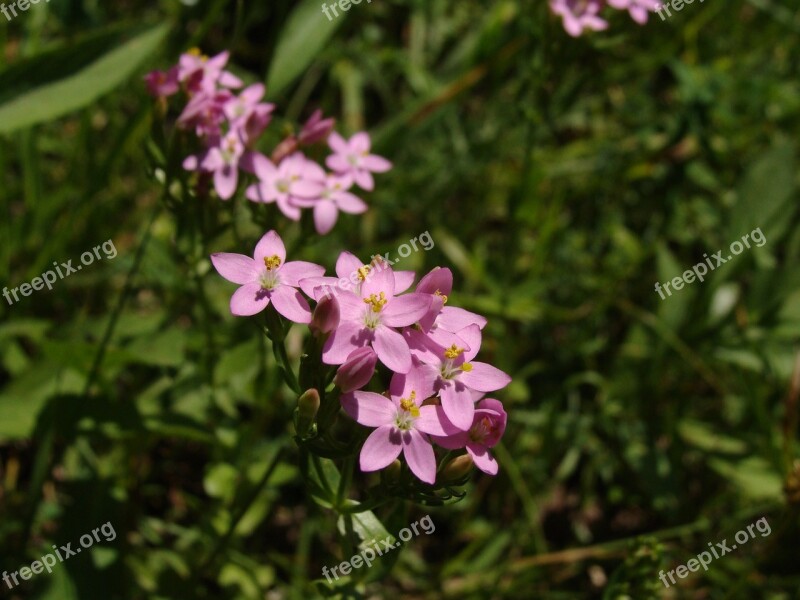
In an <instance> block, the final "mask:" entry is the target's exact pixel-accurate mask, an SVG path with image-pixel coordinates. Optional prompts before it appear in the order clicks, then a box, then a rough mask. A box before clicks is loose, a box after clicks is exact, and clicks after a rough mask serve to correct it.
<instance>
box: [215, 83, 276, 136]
mask: <svg viewBox="0 0 800 600" xmlns="http://www.w3.org/2000/svg"><path fill="white" fill-rule="evenodd" d="M265 93H266V88H265V87H264V84H263V83H254V84H253V85H251V86H248V87H246V88H245V89H244V90H242V92H241V93H240V94H239V95H238V96H232V97H231V98H230V100H228V101H227V102H226V103H225V105H224V106H223V111H224V113H225V116H226V117H227V118H228V122H229V123H230V124H231V128H241V129H245V127H246V125H247V123H248V121H257V123H258V127H253V126H251V130H250V131H248V139H249V140H252V139H254V138H256V137H257V136H258V135H260V134H261V132H262V131H263V130H264V128H266V126H267V125H268V124H269V121H270V119H271V115H272V111H273V110H275V105H274V104H268V103H266V102H261V99H262V98H263V97H264V94H265ZM253 117H256V118H255V119H254V118H253Z"/></svg>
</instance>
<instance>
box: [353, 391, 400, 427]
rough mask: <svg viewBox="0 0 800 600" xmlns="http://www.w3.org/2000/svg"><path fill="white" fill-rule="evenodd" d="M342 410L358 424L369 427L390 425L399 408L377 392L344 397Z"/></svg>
mask: <svg viewBox="0 0 800 600" xmlns="http://www.w3.org/2000/svg"><path fill="white" fill-rule="evenodd" d="M341 402H342V408H343V409H344V411H345V412H346V413H347V414H348V415H350V416H351V417H352V418H353V419H354V420H355V421H356V422H358V423H360V424H361V425H366V426H367V427H381V426H383V425H390V424H392V423H393V422H394V419H395V417H396V416H397V408H396V407H395V405H394V404H393V403H392V401H391V400H389V399H388V398H387V397H386V396H381V395H380V394H376V393H375V392H352V393H350V394H344V395H342V399H341Z"/></svg>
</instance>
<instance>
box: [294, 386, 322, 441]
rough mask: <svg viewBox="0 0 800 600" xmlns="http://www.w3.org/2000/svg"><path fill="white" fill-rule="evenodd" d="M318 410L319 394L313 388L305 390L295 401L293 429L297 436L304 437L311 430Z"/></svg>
mask: <svg viewBox="0 0 800 600" xmlns="http://www.w3.org/2000/svg"><path fill="white" fill-rule="evenodd" d="M318 410H319V392H318V391H317V390H315V389H314V388H311V389H309V390H306V391H305V392H303V394H302V395H301V396H300V397H299V398H298V399H297V411H296V412H295V415H296V420H295V428H296V429H297V435H300V436H304V435H306V434H307V433H308V430H309V429H311V425H312V424H313V423H314V419H315V418H316V416H317V411H318Z"/></svg>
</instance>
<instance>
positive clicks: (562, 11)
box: [550, 0, 608, 37]
mask: <svg viewBox="0 0 800 600" xmlns="http://www.w3.org/2000/svg"><path fill="white" fill-rule="evenodd" d="M603 6H604V0H550V9H551V10H552V11H553V12H554V13H556V14H557V15H559V16H561V18H562V19H563V20H564V29H565V30H566V31H567V33H568V34H570V35H571V36H572V37H578V36H580V35H581V34H582V33H583V30H584V29H591V30H593V31H602V30H603V29H606V28H607V27H608V23H607V22H606V21H604V20H603V19H601V18H600V16H599V14H600V10H601V9H602V8H603Z"/></svg>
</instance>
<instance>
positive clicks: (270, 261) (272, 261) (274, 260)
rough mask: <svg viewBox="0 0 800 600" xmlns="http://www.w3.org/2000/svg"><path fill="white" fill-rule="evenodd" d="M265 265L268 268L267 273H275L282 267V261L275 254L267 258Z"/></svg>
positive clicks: (265, 258)
mask: <svg viewBox="0 0 800 600" xmlns="http://www.w3.org/2000/svg"><path fill="white" fill-rule="evenodd" d="M264 265H265V266H266V267H267V271H274V270H275V269H277V268H278V267H280V266H281V259H280V257H279V256H277V255H276V254H273V255H272V256H265V257H264Z"/></svg>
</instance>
